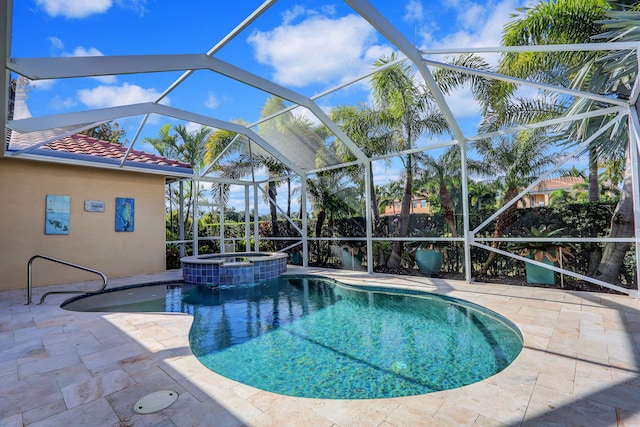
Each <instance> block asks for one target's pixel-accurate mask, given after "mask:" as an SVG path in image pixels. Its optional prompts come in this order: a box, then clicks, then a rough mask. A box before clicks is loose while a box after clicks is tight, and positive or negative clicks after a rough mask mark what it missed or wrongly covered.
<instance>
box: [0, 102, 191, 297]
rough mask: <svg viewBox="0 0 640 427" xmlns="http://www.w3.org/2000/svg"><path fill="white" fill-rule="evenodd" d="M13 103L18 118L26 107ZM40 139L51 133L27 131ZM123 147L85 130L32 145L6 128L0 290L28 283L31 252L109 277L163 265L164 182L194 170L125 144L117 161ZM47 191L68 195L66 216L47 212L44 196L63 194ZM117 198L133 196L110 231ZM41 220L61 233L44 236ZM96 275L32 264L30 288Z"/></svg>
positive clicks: (0, 189)
mask: <svg viewBox="0 0 640 427" xmlns="http://www.w3.org/2000/svg"><path fill="white" fill-rule="evenodd" d="M18 101H20V99H16V107H17V108H16V113H21V114H22V117H24V116H25V115H27V114H28V110H27V109H26V106H25V105H22V104H20V103H19V102H18ZM27 117H28V116H27ZM16 118H18V117H16ZM38 137H40V138H42V139H44V142H46V141H48V140H51V138H52V132H50V131H47V132H46V133H45V132H43V133H42V134H40V135H34V134H33V133H32V134H30V138H31V139H32V140H33V139H34V138H38ZM126 153H127V148H126V147H123V146H120V145H117V144H111V143H109V142H105V141H100V140H97V139H95V138H90V137H88V136H85V135H71V136H66V137H62V138H59V139H57V140H55V141H54V142H50V143H46V144H44V145H42V146H40V147H38V146H37V145H36V146H34V145H33V142H31V145H29V141H28V140H27V138H25V135H20V134H18V133H16V132H12V133H11V132H10V133H9V135H8V145H7V154H6V156H5V157H0V180H1V181H2V185H1V186H0V200H1V202H0V206H1V207H2V211H1V212H2V213H1V215H0V241H1V242H2V245H0V272H1V274H0V290H7V289H19V288H22V289H24V288H26V286H27V262H28V261H29V259H30V258H31V257H32V256H34V255H37V254H39V255H48V256H51V257H54V258H59V259H63V260H65V261H69V262H72V263H74V264H79V265H83V266H86V267H89V268H92V269H95V270H99V271H102V272H103V273H105V274H106V275H107V277H108V278H109V277H117V276H129V275H134V274H141V273H150V272H159V271H164V269H165V183H166V181H167V180H169V179H176V178H188V177H190V176H191V174H192V169H191V166H190V165H189V164H187V163H182V162H178V161H175V160H170V159H166V158H164V157H160V156H157V155H153V154H149V153H145V152H143V151H139V150H131V151H130V152H129V153H128V156H127V161H126V162H124V163H122V159H123V158H124V156H125V154H126ZM16 154H19V155H17V156H16ZM48 196H49V197H48ZM51 196H67V197H68V200H69V204H68V206H69V211H68V214H66V215H67V218H68V222H67V221H65V222H59V221H58V220H57V219H56V218H52V216H51V214H52V212H53V211H54V209H48V206H47V200H49V201H50V202H51V200H52V199H56V200H67V199H66V197H64V198H62V197H58V198H54V197H51ZM116 198H120V199H133V203H130V202H129V203H127V204H126V206H125V208H124V209H123V210H120V211H119V213H121V214H122V213H124V215H126V221H125V223H126V228H125V229H126V230H127V231H116V228H118V221H117V220H116ZM64 203H66V201H65V202H64ZM120 217H123V215H120ZM45 223H47V224H49V227H51V226H53V227H54V230H55V232H58V233H60V234H50V233H51V232H52V230H51V229H46V228H45V227H46V225H45ZM121 228H122V227H121ZM47 233H49V234H47ZM65 233H66V234H65ZM96 278H97V276H95V275H92V274H88V273H85V272H81V271H78V270H74V269H71V268H69V267H65V266H60V265H57V264H53V263H51V262H48V261H45V260H36V261H35V262H34V269H33V281H34V286H39V285H48V284H54V283H68V282H73V281H84V280H94V279H96ZM36 295H37V294H36Z"/></svg>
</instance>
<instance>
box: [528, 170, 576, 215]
mask: <svg viewBox="0 0 640 427" xmlns="http://www.w3.org/2000/svg"><path fill="white" fill-rule="evenodd" d="M582 182H584V178H580V177H575V176H565V177H561V178H549V179H545V180H542V181H541V182H540V183H539V184H538V185H536V186H535V187H534V188H532V189H531V191H529V194H528V195H526V196H524V197H523V198H522V199H521V200H520V202H518V207H521V208H523V207H524V208H530V207H536V206H549V194H551V192H552V191H555V190H566V191H571V190H572V189H573V186H574V185H576V184H580V183H582Z"/></svg>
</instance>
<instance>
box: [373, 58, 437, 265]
mask: <svg viewBox="0 0 640 427" xmlns="http://www.w3.org/2000/svg"><path fill="white" fill-rule="evenodd" d="M394 60H395V56H394V55H392V56H390V57H383V58H380V59H379V60H378V61H376V62H375V65H376V66H378V67H382V66H385V65H388V63H389V62H392V61H394ZM371 81H372V94H373V98H374V106H375V108H376V109H378V110H379V111H381V112H384V115H385V117H387V118H388V119H389V121H388V123H389V124H390V129H393V131H394V141H395V144H396V148H397V149H399V150H408V149H411V148H413V147H414V146H415V143H416V141H418V139H419V138H420V137H422V136H423V135H425V134H439V133H443V132H446V131H447V130H448V126H447V124H446V121H445V120H444V118H443V117H442V114H441V113H440V111H439V110H438V109H437V108H436V103H435V102H434V101H433V99H432V98H431V95H430V92H429V91H428V90H427V88H426V87H425V86H424V85H423V84H422V83H420V82H419V81H417V80H416V79H415V78H414V70H413V68H412V66H410V65H403V64H395V65H392V66H388V67H387V68H384V69H382V70H379V71H378V72H376V73H375V74H374V75H373V77H372V79H371ZM402 162H403V166H404V191H403V195H402V201H401V205H400V215H399V225H398V236H399V237H407V235H408V232H409V216H410V212H411V199H412V196H413V177H414V173H415V168H416V166H417V164H416V162H415V155H414V154H406V155H404V156H403V157H402ZM403 248H404V242H403V241H395V242H394V244H393V250H392V252H391V256H390V257H389V260H388V262H387V266H388V267H390V268H398V267H400V264H401V262H402V251H403Z"/></svg>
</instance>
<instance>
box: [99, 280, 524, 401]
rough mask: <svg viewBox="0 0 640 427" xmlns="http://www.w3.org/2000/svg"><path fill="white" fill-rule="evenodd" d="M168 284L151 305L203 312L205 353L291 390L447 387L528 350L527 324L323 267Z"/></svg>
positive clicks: (228, 372) (248, 377)
mask: <svg viewBox="0 0 640 427" xmlns="http://www.w3.org/2000/svg"><path fill="white" fill-rule="evenodd" d="M166 288H167V290H166V295H165V297H164V298H160V299H156V300H155V302H153V303H149V302H144V303H142V304H144V305H146V307H145V308H144V309H145V310H150V311H162V310H158V304H163V305H164V310H165V311H177V312H184V313H189V314H191V315H193V316H194V323H193V325H192V327H191V331H190V334H189V340H190V343H191V348H192V350H193V353H194V354H195V355H196V357H197V358H198V359H199V360H200V362H202V363H203V364H204V365H205V366H207V367H208V368H209V369H211V370H213V371H215V372H217V373H219V374H220V375H223V376H225V377H228V378H231V379H233V380H236V381H239V382H242V383H245V384H248V385H251V386H254V387H257V388H260V389H263V390H267V391H271V392H275V393H280V394H284V395H290V396H298V397H312V398H325V399H371V398H388V397H399V396H410V395H418V394H425V393H430V392H434V391H440V390H447V389H451V388H456V387H461V386H464V385H467V384H471V383H474V382H477V381H480V380H483V379H485V378H488V377H490V376H492V375H494V374H496V373H497V372H500V371H501V370H503V369H504V368H505V367H507V366H508V365H509V364H510V363H511V362H512V361H513V360H514V359H515V357H516V356H517V355H518V354H519V352H520V350H521V349H522V335H521V334H520V332H519V331H518V330H517V328H516V327H515V326H514V325H513V324H511V323H510V322H509V321H507V320H506V319H504V318H502V317H501V316H499V315H497V314H496V313H493V312H490V311H488V310H485V309H483V308H481V307H479V306H476V305H473V304H470V303H467V302H464V301H461V300H458V299H453V298H447V297H442V296H436V295H432V294H427V293H419V292H410V291H402V290H389V289H383V288H372V287H357V288H356V287H350V286H344V285H342V284H340V283H338V282H335V281H333V280H330V279H325V278H318V277H317V276H304V277H303V276H283V277H280V278H278V279H274V280H271V281H267V282H264V283H259V284H254V285H244V286H237V285H236V286H233V287H221V288H218V289H207V288H204V287H193V286H187V287H181V286H166ZM154 295H156V294H154ZM134 306H135V304H134V305H133V306H132V305H127V306H119V307H111V308H110V309H113V310H116V309H117V310H131V309H134V308H135V307H134ZM151 306H154V307H155V308H154V309H151V308H150V307H151ZM107 308H108V307H104V306H103V307H100V308H99V309H100V310H105V309H107ZM135 311H137V310H135Z"/></svg>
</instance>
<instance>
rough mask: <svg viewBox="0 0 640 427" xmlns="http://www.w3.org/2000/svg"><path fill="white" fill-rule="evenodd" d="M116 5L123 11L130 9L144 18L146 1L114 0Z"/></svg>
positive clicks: (146, 10)
mask: <svg viewBox="0 0 640 427" xmlns="http://www.w3.org/2000/svg"><path fill="white" fill-rule="evenodd" d="M116 4H117V5H118V6H120V7H123V8H125V9H130V10H133V11H134V12H136V13H137V14H138V15H140V16H144V15H145V14H146V13H147V12H148V11H149V10H148V9H147V0H116Z"/></svg>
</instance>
